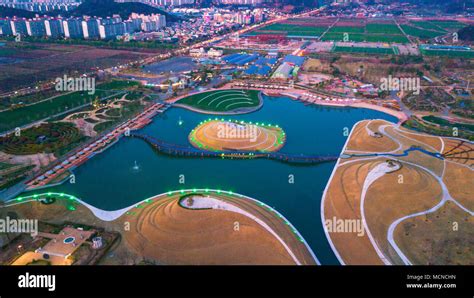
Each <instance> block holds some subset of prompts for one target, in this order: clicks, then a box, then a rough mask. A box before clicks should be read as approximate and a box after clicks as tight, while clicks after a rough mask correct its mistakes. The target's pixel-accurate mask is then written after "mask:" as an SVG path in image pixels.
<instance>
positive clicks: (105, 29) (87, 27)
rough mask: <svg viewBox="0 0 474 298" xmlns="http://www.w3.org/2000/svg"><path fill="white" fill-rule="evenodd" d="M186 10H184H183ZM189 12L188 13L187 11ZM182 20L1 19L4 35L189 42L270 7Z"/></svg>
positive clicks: (208, 12) (258, 16)
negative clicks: (168, 22) (170, 21)
mask: <svg viewBox="0 0 474 298" xmlns="http://www.w3.org/2000/svg"><path fill="white" fill-rule="evenodd" d="M183 13H184V12H183ZM184 14H186V13H184ZM189 16H190V18H187V19H185V20H183V21H181V22H175V23H171V24H168V25H167V22H166V17H165V16H164V15H161V14H151V15H143V14H137V13H132V14H131V15H130V17H129V18H128V19H127V20H122V18H121V17H120V16H118V15H114V16H112V17H107V18H99V17H89V16H83V17H69V18H62V17H50V16H42V17H40V16H37V17H35V18H31V19H27V18H17V17H13V18H0V36H1V35H6V36H8V35H13V36H17V35H20V36H32V37H38V38H53V39H57V38H71V39H102V40H111V39H129V40H131V39H133V40H161V41H165V42H176V41H181V42H187V41H190V40H197V39H200V38H204V37H208V36H212V35H215V34H219V33H221V32H224V31H225V30H232V29H237V28H239V27H241V26H243V25H250V24H254V23H260V22H263V21H264V20H266V18H267V16H268V12H267V11H266V9H247V10H238V11H230V10H228V9H217V8H206V9H193V12H192V13H191V14H189Z"/></svg>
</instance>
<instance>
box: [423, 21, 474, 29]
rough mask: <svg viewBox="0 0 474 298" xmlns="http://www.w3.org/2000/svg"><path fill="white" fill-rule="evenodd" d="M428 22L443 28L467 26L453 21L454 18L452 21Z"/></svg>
mask: <svg viewBox="0 0 474 298" xmlns="http://www.w3.org/2000/svg"><path fill="white" fill-rule="evenodd" d="M430 22H431V23H433V24H435V25H436V26H438V27H441V28H443V29H461V28H464V27H466V26H467V25H466V24H464V23H461V22H458V21H454V20H453V21H430Z"/></svg>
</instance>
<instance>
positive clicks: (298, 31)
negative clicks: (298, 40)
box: [248, 24, 327, 36]
mask: <svg viewBox="0 0 474 298" xmlns="http://www.w3.org/2000/svg"><path fill="white" fill-rule="evenodd" d="M326 28H327V27H319V26H318V27H313V26H298V25H291V24H271V25H268V26H265V27H263V28H260V29H259V30H258V31H254V32H251V33H250V34H248V35H262V34H276V33H277V34H278V33H284V34H287V35H289V36H319V35H321V34H322V33H323V32H324V31H325V30H326Z"/></svg>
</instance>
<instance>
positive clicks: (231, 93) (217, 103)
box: [177, 89, 262, 114]
mask: <svg viewBox="0 0 474 298" xmlns="http://www.w3.org/2000/svg"><path fill="white" fill-rule="evenodd" d="M177 104H178V105H181V106H183V107H185V108H189V109H192V110H195V111H198V112H203V113H222V114H240V113H248V112H252V111H255V110H257V109H259V108H260V107H261V104H262V100H261V98H260V91H258V90H241V89H229V90H215V91H209V92H202V93H198V94H193V95H191V96H188V97H185V98H183V99H181V100H179V101H178V102H177Z"/></svg>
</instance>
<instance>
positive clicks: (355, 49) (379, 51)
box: [333, 46, 395, 55]
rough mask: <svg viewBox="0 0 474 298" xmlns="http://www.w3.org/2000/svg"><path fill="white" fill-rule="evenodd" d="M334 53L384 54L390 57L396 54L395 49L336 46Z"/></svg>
mask: <svg viewBox="0 0 474 298" xmlns="http://www.w3.org/2000/svg"><path fill="white" fill-rule="evenodd" d="M333 51H334V52H342V53H364V54H383V55H390V54H395V52H394V51H393V48H366V47H341V46H336V47H334V49H333Z"/></svg>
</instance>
